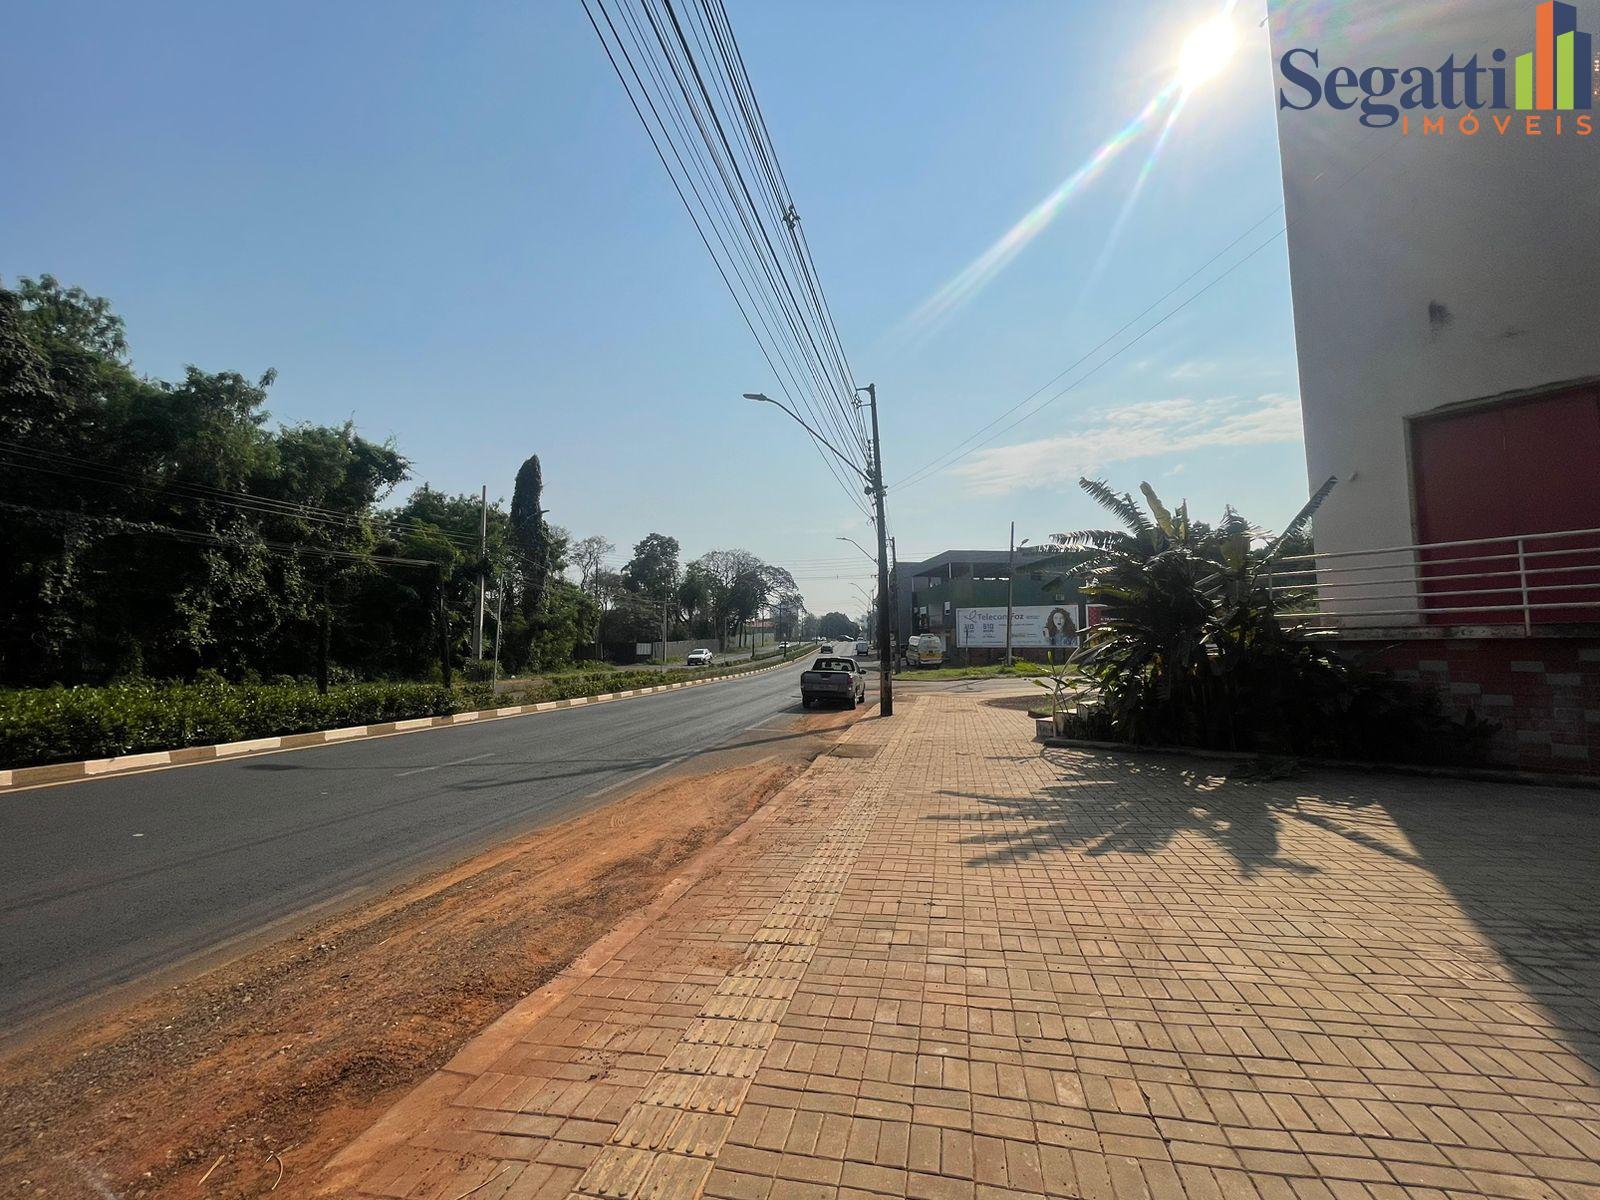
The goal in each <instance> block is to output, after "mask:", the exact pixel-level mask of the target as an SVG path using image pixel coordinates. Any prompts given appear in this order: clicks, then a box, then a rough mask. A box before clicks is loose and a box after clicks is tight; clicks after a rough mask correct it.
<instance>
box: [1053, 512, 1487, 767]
mask: <svg viewBox="0 0 1600 1200" xmlns="http://www.w3.org/2000/svg"><path fill="white" fill-rule="evenodd" d="M1082 483H1083V487H1084V489H1085V490H1086V491H1087V492H1089V494H1090V495H1091V496H1093V497H1094V498H1095V499H1096V500H1098V501H1100V503H1101V504H1102V505H1104V506H1105V507H1106V508H1107V509H1109V510H1110V511H1111V512H1113V513H1114V514H1116V515H1117V516H1118V517H1119V518H1121V520H1122V521H1123V523H1124V525H1125V527H1126V532H1122V531H1114V532H1113V531H1103V530H1086V531H1083V532H1081V533H1076V534H1066V535H1061V536H1060V537H1058V539H1057V541H1058V544H1061V545H1064V546H1066V547H1069V548H1070V549H1072V550H1073V551H1074V552H1075V553H1078V554H1080V555H1081V558H1080V560H1079V561H1078V562H1077V563H1076V564H1075V566H1074V567H1073V573H1074V574H1076V575H1077V576H1079V577H1080V578H1081V579H1082V580H1083V581H1084V583H1085V585H1086V586H1084V588H1083V594H1084V595H1085V596H1088V597H1089V598H1090V599H1092V600H1094V601H1095V602H1097V603H1099V604H1100V605H1102V606H1103V607H1104V610H1105V617H1104V619H1103V620H1102V622H1101V623H1100V624H1098V625H1096V626H1094V627H1093V628H1091V629H1090V630H1089V631H1088V634H1087V635H1086V637H1085V639H1084V644H1083V646H1082V648H1081V649H1080V650H1079V651H1078V653H1077V654H1076V655H1075V656H1074V660H1073V661H1074V662H1075V664H1076V665H1077V666H1078V668H1079V670H1080V671H1081V672H1082V674H1083V677H1084V678H1085V679H1086V680H1088V681H1090V682H1091V683H1092V684H1093V685H1094V688H1095V691H1096V693H1097V696H1096V699H1097V702H1098V706H1097V709H1096V711H1095V712H1094V714H1093V716H1092V717H1091V718H1088V720H1087V722H1086V724H1085V726H1084V728H1083V729H1082V730H1081V731H1080V732H1081V734H1082V735H1084V736H1091V737H1093V736H1099V737H1106V736H1107V735H1109V736H1110V737H1112V738H1114V739H1116V740H1118V741H1125V742H1134V743H1164V744H1168V745H1182V746H1198V747H1203V748H1207V749H1216V750H1240V751H1249V752H1257V753H1270V754H1306V755H1320V756H1327V757H1337V758H1361V759H1373V760H1409V761H1426V762H1446V763H1459V762H1463V761H1474V760H1477V759H1480V758H1482V757H1483V755H1484V752H1485V751H1486V749H1487V741H1488V736H1489V735H1490V734H1491V733H1492V732H1493V731H1494V728H1495V727H1494V726H1493V725H1490V724H1488V723H1486V722H1482V721H1478V720H1476V719H1472V720H1468V721H1466V722H1464V723H1461V722H1454V721H1451V720H1450V719H1448V718H1447V717H1446V716H1445V715H1444V714H1443V713H1442V712H1441V710H1440V708H1439V705H1438V702H1437V700H1436V699H1435V698H1434V697H1432V696H1429V695H1427V694H1425V693H1421V692H1417V691H1415V690H1414V689H1411V688H1409V687H1407V686H1406V685H1405V684H1402V683H1399V682H1397V681H1395V680H1393V679H1390V678H1388V677H1386V676H1383V675H1380V674H1377V673H1375V672H1372V671H1369V670H1367V669H1365V668H1364V667H1363V666H1362V665H1361V664H1360V663H1358V662H1353V661H1351V660H1350V659H1348V658H1345V657H1343V656H1341V655H1340V654H1339V653H1337V652H1336V651H1335V649H1334V648H1333V646H1332V645H1331V644H1330V643H1329V642H1328V641H1326V640H1319V639H1316V638H1313V637H1308V636H1307V635H1305V634H1304V633H1302V632H1300V631H1299V630H1297V629H1295V628H1294V627H1293V624H1292V621H1291V622H1290V623H1288V624H1286V623H1285V620H1284V619H1283V618H1284V617H1285V615H1286V614H1285V607H1286V606H1287V608H1288V609H1289V610H1290V611H1289V614H1288V615H1292V609H1293V607H1294V605H1295V602H1296V597H1294V596H1293V594H1291V595H1290V596H1289V597H1288V598H1287V601H1286V600H1285V598H1284V597H1283V596H1282V595H1281V594H1278V593H1274V592H1273V590H1272V589H1271V588H1270V586H1269V585H1268V583H1267V582H1266V580H1267V578H1268V577H1267V574H1266V568H1267V567H1268V566H1269V565H1270V564H1271V563H1272V562H1273V560H1274V558H1275V557H1276V556H1277V555H1278V554H1280V553H1281V552H1282V550H1283V548H1284V547H1285V546H1286V545H1288V544H1290V543H1291V541H1292V540H1293V539H1297V538H1300V537H1302V536H1303V534H1304V530H1305V528H1306V525H1307V523H1308V522H1309V520H1310V517H1311V515H1312V513H1313V512H1314V511H1315V510H1316V508H1317V506H1318V505H1319V504H1320V503H1321V501H1322V499H1323V498H1324V497H1326V495H1327V494H1328V492H1329V491H1330V490H1331V488H1332V486H1333V481H1332V480H1329V481H1328V483H1326V484H1324V485H1323V487H1322V489H1321V490H1320V491H1318V493H1317V494H1316V496H1314V497H1313V498H1312V500H1311V501H1310V502H1309V503H1308V504H1307V505H1306V506H1305V508H1303V509H1302V510H1301V512H1300V513H1299V515H1297V516H1296V517H1295V518H1294V520H1293V521H1291V522H1290V523H1289V525H1288V526H1287V527H1286V529H1285V531H1284V532H1283V533H1282V534H1280V535H1279V536H1278V537H1276V538H1272V539H1270V540H1269V541H1268V542H1267V544H1266V545H1265V547H1264V548H1261V549H1254V548H1252V542H1253V541H1255V540H1257V539H1260V538H1261V537H1262V536H1263V535H1262V534H1260V532H1259V531H1257V530H1253V529H1251V528H1249V527H1248V526H1246V525H1244V523H1243V522H1242V521H1241V520H1240V519H1239V518H1238V516H1237V514H1234V513H1232V511H1231V510H1230V511H1229V513H1228V514H1226V515H1225V516H1224V518H1223V520H1222V522H1220V523H1219V525H1218V527H1217V529H1216V530H1211V529H1208V528H1206V527H1203V526H1201V525H1200V524H1199V523H1198V522H1191V521H1190V520H1189V515H1188V512H1187V509H1186V507H1180V508H1179V509H1178V511H1177V512H1176V513H1171V512H1168V511H1167V509H1166V508H1165V507H1164V506H1163V505H1162V504H1161V501H1160V499H1159V498H1158V497H1157V496H1156V494H1155V493H1154V492H1153V491H1152V490H1151V489H1150V486H1149V485H1148V484H1145V485H1144V489H1143V490H1144V494H1145V497H1146V500H1147V501H1148V503H1149V507H1150V514H1151V515H1150V516H1148V517H1147V516H1145V514H1144V513H1143V512H1142V511H1141V510H1139V508H1138V507H1137V505H1135V504H1134V502H1133V499H1132V497H1131V496H1126V495H1122V496H1118V495H1116V494H1115V493H1113V492H1111V490H1110V489H1109V488H1108V487H1106V485H1105V484H1103V483H1101V482H1099V481H1097V480H1084V481H1082ZM1091 727H1092V728H1091Z"/></svg>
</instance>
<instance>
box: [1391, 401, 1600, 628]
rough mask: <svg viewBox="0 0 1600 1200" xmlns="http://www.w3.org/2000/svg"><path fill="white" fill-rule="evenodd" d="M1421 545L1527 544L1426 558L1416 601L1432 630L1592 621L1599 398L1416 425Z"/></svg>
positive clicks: (1597, 582)
mask: <svg viewBox="0 0 1600 1200" xmlns="http://www.w3.org/2000/svg"><path fill="white" fill-rule="evenodd" d="M1411 446H1412V482H1413V490H1414V494H1415V496H1416V512H1417V540H1418V541H1419V542H1421V543H1424V544H1428V543H1438V542H1470V541H1476V540H1478V539H1481V538H1517V537H1523V538H1525V541H1524V544H1523V550H1522V554H1523V560H1524V562H1525V565H1526V574H1525V575H1524V574H1523V573H1522V572H1521V571H1519V562H1518V547H1517V545H1516V543H1515V542H1514V541H1506V542H1497V543H1493V544H1489V545H1484V546H1459V547H1455V548H1448V549H1439V550H1432V551H1428V552H1427V553H1426V555H1425V557H1424V564H1423V568H1422V571H1423V579H1424V583H1423V603H1424V605H1425V607H1426V608H1427V610H1428V612H1429V619H1430V621H1431V622H1432V623H1435V624H1448V625H1484V624H1521V623H1522V622H1523V620H1524V613H1523V608H1522V588H1523V585H1524V583H1526V585H1527V587H1528V589H1529V601H1530V603H1531V604H1532V605H1534V606H1536V607H1535V608H1534V610H1533V612H1534V616H1533V620H1534V622H1535V623H1537V624H1553V623H1568V622H1575V621H1595V620H1600V534H1580V535H1568V536H1563V537H1555V538H1531V539H1529V538H1526V535H1529V534H1549V533H1561V532H1563V531H1568V530H1593V529H1600V388H1597V387H1586V388H1577V389H1572V390H1569V391H1564V392H1561V393H1557V394H1554V395H1548V396H1541V397H1539V398H1537V399H1533V400H1519V401H1514V402H1508V403H1505V404H1497V405H1491V406H1487V407H1484V408H1475V409H1472V410H1470V411H1468V412H1463V413H1459V414H1454V415H1450V416H1441V417H1430V418H1424V419H1422V420H1418V421H1416V422H1414V423H1413V426H1412V441H1411Z"/></svg>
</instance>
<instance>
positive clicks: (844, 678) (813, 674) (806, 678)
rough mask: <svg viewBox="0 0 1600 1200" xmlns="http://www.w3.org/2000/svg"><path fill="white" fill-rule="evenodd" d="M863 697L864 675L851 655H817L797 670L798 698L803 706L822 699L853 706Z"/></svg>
mask: <svg viewBox="0 0 1600 1200" xmlns="http://www.w3.org/2000/svg"><path fill="white" fill-rule="evenodd" d="M866 699H867V677H866V676H865V675H863V674H862V673H861V664H860V663H858V662H857V661H856V660H855V659H853V658H828V657H823V658H819V659H817V661H816V662H814V663H812V664H811V667H810V668H809V669H808V670H806V671H802V672H801V673H800V702H801V704H803V705H804V706H805V707H806V708H810V707H811V706H812V705H813V704H817V703H819V702H821V701H823V700H834V701H837V702H839V703H841V704H843V705H844V706H845V707H846V708H854V707H855V706H856V705H857V704H862V703H865V702H866Z"/></svg>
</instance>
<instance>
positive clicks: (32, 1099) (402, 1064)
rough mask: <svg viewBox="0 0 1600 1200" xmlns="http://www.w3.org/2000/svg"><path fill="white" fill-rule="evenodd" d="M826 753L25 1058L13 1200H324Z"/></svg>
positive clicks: (583, 834)
mask: <svg viewBox="0 0 1600 1200" xmlns="http://www.w3.org/2000/svg"><path fill="white" fill-rule="evenodd" d="M849 720H850V718H848V717H846V716H845V715H844V714H840V715H839V718H838V719H827V718H821V717H818V718H810V717H808V718H802V719H801V721H800V722H799V724H798V729H799V730H801V731H806V732H812V733H823V734H824V736H826V731H829V730H831V729H834V728H837V727H839V726H842V725H844V724H848V723H849ZM810 740H811V741H812V742H813V743H815V742H816V741H817V739H810ZM825 746H826V742H822V743H820V744H813V745H811V746H810V747H809V751H810V753H809V754H804V755H802V754H799V753H797V751H799V750H800V749H801V747H800V746H799V745H797V744H791V745H789V746H785V747H783V749H782V750H780V751H779V756H778V757H767V758H764V759H761V760H759V761H756V762H753V763H751V762H748V761H746V762H743V763H741V764H737V765H733V766H730V767H725V768H723V769H719V770H715V771H714V772H711V773H709V774H708V773H705V770H706V768H705V767H703V768H702V771H701V773H699V774H695V775H690V776H687V777H684V776H681V775H680V776H678V777H673V778H668V779H665V780H660V781H657V782H656V783H654V784H653V785H652V786H649V787H647V788H644V789H643V790H641V791H638V792H636V793H635V794H633V795H631V796H628V797H626V798H624V799H621V800H617V801H615V802H613V803H611V804H608V805H606V806H605V807H603V808H600V809H597V810H596V811H594V812H591V813H589V814H587V815H585V816H582V817H579V818H576V819H575V820H572V821H569V822H567V823H566V824H563V825H559V826H556V827H554V828H551V829H548V830H543V831H540V832H538V833H536V834H534V835H531V836H528V837H525V838H522V839H519V840H517V841H514V842H510V843H507V844H505V845H502V846H500V847H497V848H496V849H494V850H493V851H490V852H489V853H486V854H483V855H480V856H478V857H477V858H474V859H472V860H470V861H468V862H465V863H462V864H460V865H458V866H456V867H454V868H452V869H451V870H448V871H446V872H443V873H441V874H438V875H435V876H433V877H431V878H428V879H426V880H423V881H420V882H417V883H414V884H411V885H408V886H405V887H402V888H398V889H396V890H395V891H393V892H391V893H389V894H388V895H386V896H384V897H382V898H380V899H377V900H374V901H371V902H369V903H366V904H362V905H360V906H358V907H356V908H354V909H352V910H350V911H347V912H344V913H342V914H340V915H338V916H335V917H331V918H328V919H326V920H323V921H321V922H319V923H317V924H315V925H313V926H312V927H310V928H308V929H306V930H305V931H304V932H302V933H300V934H298V935H296V936H293V937H290V938H287V939H285V940H283V941H281V942H279V943H277V944H275V945H272V946H269V947H266V948H264V949H261V950H258V951H255V952H253V953H251V954H248V955H246V956H244V957H242V958H239V959H236V960H234V961H233V962H230V963H228V964H226V965H224V966H222V967H219V968H217V969H215V970H213V971H210V972H209V973H207V974H205V975H202V976H200V977H199V978H196V979H193V980H191V981H189V982H186V983H182V984H180V985H178V986H175V987H171V988H169V989H167V990H165V991H163V992H160V993H159V994H157V995H154V996H151V997H149V998H147V999H144V1000H142V1001H139V1002H137V1003H135V1004H132V1005H130V1006H128V1007H126V1008H124V1009H123V1010H122V1011H120V1012H117V1013H114V1014H112V1015H110V1016H108V1017H102V1018H100V1019H98V1020H96V1021H94V1022H93V1023H91V1024H89V1025H86V1026H84V1027H82V1028H79V1029H76V1030H72V1031H68V1032H65V1033H58V1034H54V1035H50V1036H46V1037H42V1038H40V1039H38V1040H37V1041H35V1042H34V1044H32V1045H31V1046H28V1047H27V1048H26V1049H24V1050H21V1051H14V1052H12V1054H11V1057H10V1058H8V1059H7V1061H5V1062H4V1063H0V1112H3V1113H4V1127H3V1128H0V1196H6V1197H12V1196H16V1197H22V1196H26V1197H51V1198H52V1200H55V1198H58V1197H59V1198H70V1197H78V1196H83V1197H102V1198H105V1197H113V1196H115V1197H127V1198H129V1200H135V1198H140V1197H149V1198H155V1197H184V1198H185V1200H192V1198H194V1197H216V1198H223V1197H254V1196H261V1195H265V1194H267V1193H269V1192H271V1193H272V1195H273V1197H274V1200H287V1198H292V1197H296V1196H303V1195H306V1194H307V1193H308V1191H309V1190H310V1188H311V1185H312V1181H313V1176H314V1174H315V1172H316V1170H317V1169H318V1168H319V1167H320V1166H321V1164H322V1163H324V1162H326V1161H327V1159H328V1158H329V1157H330V1156H331V1155H332V1154H333V1153H335V1152H336V1151H337V1150H338V1149H339V1148H341V1147H342V1146H343V1145H345V1144H346V1143H347V1142H348V1141H350V1140H351V1139H352V1138H353V1137H354V1136H355V1135H356V1134H358V1133H359V1132H361V1131H362V1130H363V1129H365V1128H366V1127H367V1126H368V1125H369V1124H371V1122H372V1121H373V1120H375V1119H376V1118H377V1117H378V1116H379V1115H381V1113H382V1112H383V1111H384V1110H385V1108H387V1107H388V1106H389V1105H390V1104H391V1103H392V1102H393V1101H394V1100H395V1099H397V1098H398V1097H399V1096H400V1095H401V1094H403V1093H404V1091H405V1090H406V1089H407V1088H409V1087H410V1086H412V1085H413V1084H415V1083H416V1082H418V1081H419V1080H420V1079H422V1078H423V1077H425V1076H426V1075H428V1074H429V1073H430V1072H432V1071H433V1070H434V1069H436V1068H437V1067H438V1066H440V1065H441V1064H442V1063H444V1062H445V1061H446V1060H447V1059H448V1058H449V1057H450V1055H451V1054H452V1053H453V1052H454V1051H455V1050H456V1049H457V1048H458V1047H459V1046H460V1045H461V1044H462V1043H463V1042H464V1041H466V1040H467V1038H469V1037H470V1036H471V1035H473V1034H474V1033H476V1032H478V1031H479V1030H480V1029H482V1028H484V1027H485V1026H486V1025H488V1024H489V1023H490V1022H492V1021H493V1020H494V1019H495V1018H496V1017H498V1016H499V1015H500V1014H501V1013H502V1012H504V1011H505V1010H506V1009H507V1008H509V1007H510V1006H511V1005H512V1004H514V1003H516V1002H517V1001H518V1000H519V999H521V998H522V997H523V996H524V995H526V994H527V993H528V992H531V991H533V990H534V989H536V988H538V987H539V986H541V985H542V984H543V983H544V982H545V981H547V980H548V979H550V978H551V977H552V976H554V975H555V974H557V973H558V972H559V971H560V970H561V969H562V968H563V967H565V966H566V965H567V964H568V963H570V962H571V961H572V960H573V959H574V958H575V957H576V956H577V955H578V954H579V953H580V952H581V951H582V950H583V949H584V948H585V947H587V946H588V945H590V944H591V943H592V942H594V941H595V940H596V939H597V938H599V937H600V936H601V935H603V934H604V933H605V932H606V931H607V930H608V929H609V928H611V927H612V926H613V925H615V924H616V923H617V922H618V921H619V920H620V919H621V918H622V917H624V916H626V915H627V914H628V913H629V912H631V911H633V910H635V909H637V908H638V907H640V906H641V905H643V904H646V903H648V902H649V901H650V900H651V899H652V898H653V897H654V896H655V895H656V894H657V892H658V891H659V890H660V888H661V887H662V886H663V885H664V884H665V883H666V882H667V881H668V880H669V879H670V878H671V877H672V876H673V874H674V873H675V872H676V870H677V868H678V867H680V866H681V865H682V864H683V863H684V862H685V861H686V860H687V859H689V858H690V857H691V856H692V855H694V854H695V853H696V852H697V851H699V850H700V849H702V848H703V847H706V846H708V845H710V844H712V843H714V842H716V841H717V840H719V839H720V838H721V837H723V836H724V835H725V834H726V833H728V832H729V831H730V830H732V829H733V828H734V827H735V826H737V825H738V824H739V823H740V822H742V821H743V820H745V819H746V818H747V817H748V816H749V815H750V813H752V812H753V811H755V809H756V808H757V807H759V806H760V805H761V804H762V803H763V802H764V801H765V800H766V799H767V798H769V797H770V796H772V795H773V794H774V793H775V792H777V791H778V790H779V789H780V788H781V787H782V786H783V785H784V784H785V783H787V782H788V781H789V780H790V779H792V778H793V777H794V776H795V775H796V774H798V773H799V772H800V771H801V770H802V769H803V768H804V763H805V761H807V760H808V759H809V757H811V756H812V755H814V754H815V753H816V752H817V751H818V750H820V749H824V748H825ZM766 752H768V753H770V749H769V750H768V751H766ZM745 757H746V758H748V755H746V756H745ZM202 1181H203V1182H202Z"/></svg>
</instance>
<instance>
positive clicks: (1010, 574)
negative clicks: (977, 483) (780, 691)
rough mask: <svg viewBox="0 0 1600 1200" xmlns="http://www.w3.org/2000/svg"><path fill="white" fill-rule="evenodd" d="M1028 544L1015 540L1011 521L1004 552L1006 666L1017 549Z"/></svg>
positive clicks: (1015, 532) (1009, 640)
mask: <svg viewBox="0 0 1600 1200" xmlns="http://www.w3.org/2000/svg"><path fill="white" fill-rule="evenodd" d="M1027 544H1028V539H1027V538H1023V539H1022V540H1021V541H1020V542H1019V541H1017V523H1016V522H1015V521H1013V522H1011V549H1010V550H1009V551H1008V552H1007V553H1006V666H1008V667H1009V666H1010V665H1011V597H1012V595H1013V594H1014V584H1013V581H1014V580H1015V578H1016V574H1017V571H1016V562H1017V550H1018V549H1020V548H1021V547H1023V546H1026V545H1027Z"/></svg>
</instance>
